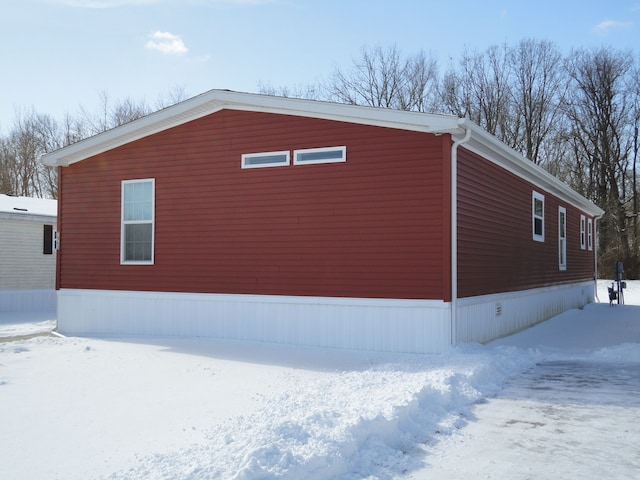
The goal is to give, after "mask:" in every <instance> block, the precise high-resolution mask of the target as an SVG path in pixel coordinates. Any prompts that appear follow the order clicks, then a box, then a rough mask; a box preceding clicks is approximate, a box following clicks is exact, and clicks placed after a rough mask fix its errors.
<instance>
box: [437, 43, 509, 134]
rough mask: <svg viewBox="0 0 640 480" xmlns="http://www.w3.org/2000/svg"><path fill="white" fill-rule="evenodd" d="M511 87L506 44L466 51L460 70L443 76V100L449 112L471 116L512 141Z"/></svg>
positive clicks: (488, 129)
mask: <svg viewBox="0 0 640 480" xmlns="http://www.w3.org/2000/svg"><path fill="white" fill-rule="evenodd" d="M510 88H511V86H510V83H509V68H508V50H507V47H506V45H504V46H498V45H493V46H491V47H489V48H488V49H487V50H486V51H485V52H482V53H478V52H474V53H471V52H469V51H465V52H464V54H463V56H462V59H461V60H460V64H459V69H458V70H454V69H452V70H449V71H448V72H447V73H446V74H445V76H444V79H443V83H442V87H441V99H442V105H443V108H444V109H445V111H446V112H447V113H451V114H453V115H458V116H461V117H468V118H469V119H471V120H473V121H474V122H475V123H477V124H479V125H480V126H481V127H483V128H484V129H485V130H487V131H488V132H489V133H491V134H492V135H495V136H497V137H498V138H500V139H501V140H503V141H506V142H507V143H509V144H511V146H513V141H511V142H510V141H509V135H508V134H509V131H510V130H511V129H512V128H513V127H511V126H510V123H511V119H510V115H509V107H510V97H511V90H510Z"/></svg>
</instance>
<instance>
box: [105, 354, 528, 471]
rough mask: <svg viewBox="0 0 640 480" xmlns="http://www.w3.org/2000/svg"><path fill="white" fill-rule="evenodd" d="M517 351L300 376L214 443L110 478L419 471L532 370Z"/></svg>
mask: <svg viewBox="0 0 640 480" xmlns="http://www.w3.org/2000/svg"><path fill="white" fill-rule="evenodd" d="M510 353H511V352H510V351H509V350H508V349H503V351H502V353H501V354H500V353H494V354H493V355H487V354H486V353H482V352H480V351H478V352H475V353H473V352H472V353H462V352H457V353H452V354H449V355H444V356H440V357H437V358H429V357H428V358H424V357H420V356H402V357H400V358H397V359H395V361H394V362H390V363H382V364H374V365H372V366H371V367H369V368H366V369H364V370H359V369H356V370H351V371H336V372H321V373H320V372H319V373H318V374H316V375H314V378H312V379H309V380H307V381H306V382H303V383H301V382H297V381H295V379H293V380H294V381H293V382H291V385H292V386H291V387H290V388H288V389H287V390H286V391H285V392H283V393H281V394H279V395H277V396H274V397H268V398H262V399H261V402H260V403H261V405H260V406H259V408H258V409H257V411H255V412H253V413H252V414H250V415H248V416H242V417H238V418H232V419H228V420H226V421H225V422H223V423H222V424H221V425H219V426H218V427H217V428H216V429H215V430H213V431H210V432H209V434H208V435H207V441H206V442H205V443H203V444H199V445H193V446H191V447H189V448H188V449H185V450H182V451H179V452H175V453H172V454H161V455H154V456H152V457H149V458H146V459H143V460H142V462H141V463H140V464H138V465H137V466H136V467H134V468H132V469H129V470H127V471H123V472H120V473H118V474H114V475H112V476H111V477H110V478H145V477H148V476H153V477H154V478H157V477H160V478H167V479H168V478H189V479H208V478H233V479H243V480H248V479H258V478H279V477H287V478H307V479H314V478H317V479H326V478H354V479H355V478H365V477H367V476H372V477H374V478H390V477H392V476H393V475H395V474H397V473H398V472H402V471H407V470H410V469H412V468H415V467H416V466H417V465H418V463H417V462H418V461H419V459H418V458H416V455H417V454H419V451H418V450H417V449H416V446H418V445H420V444H423V443H426V442H429V441H430V439H431V437H432V436H433V435H434V433H436V432H438V433H440V434H442V433H448V432H450V431H451V430H452V429H456V428H461V427H462V426H463V425H464V424H465V422H466V420H465V418H466V417H468V416H469V415H470V408H471V407H472V406H473V405H474V404H475V403H477V402H478V401H480V400H482V399H483V398H484V397H486V396H487V395H493V394H495V393H496V392H497V391H498V390H499V389H500V388H501V385H502V383H503V381H504V379H505V378H507V377H509V376H511V375H513V374H514V373H516V372H518V371H521V370H522V369H523V368H525V367H526V366H529V365H530V364H531V359H529V358H527V357H526V356H520V357H517V358H516V359H512V358H511V354H510ZM514 360H515V361H514ZM412 453H413V455H412Z"/></svg>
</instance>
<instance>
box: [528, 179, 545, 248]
mask: <svg viewBox="0 0 640 480" xmlns="http://www.w3.org/2000/svg"><path fill="white" fill-rule="evenodd" d="M536 200H538V201H540V202H542V215H536ZM544 209H545V207H544V195H543V194H541V193H538V192H536V191H535V190H534V191H532V192H531V233H532V235H533V239H534V240H535V241H536V242H544ZM537 219H540V220H541V221H542V233H541V234H538V233H536V220H537Z"/></svg>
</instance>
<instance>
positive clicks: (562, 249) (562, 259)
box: [558, 207, 567, 270]
mask: <svg viewBox="0 0 640 480" xmlns="http://www.w3.org/2000/svg"><path fill="white" fill-rule="evenodd" d="M558 267H559V269H560V270H566V269H567V209H566V208H564V207H558Z"/></svg>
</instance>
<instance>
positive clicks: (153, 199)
mask: <svg viewBox="0 0 640 480" xmlns="http://www.w3.org/2000/svg"><path fill="white" fill-rule="evenodd" d="M134 183H151V220H125V218H124V187H125V185H131V184H134ZM155 218H156V180H155V178H139V179H134V180H122V182H121V184H120V265H153V264H154V261H155V243H156V242H155V230H156V220H155ZM147 224H151V259H150V260H127V259H126V258H125V257H126V245H125V230H126V229H125V226H126V225H147Z"/></svg>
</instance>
